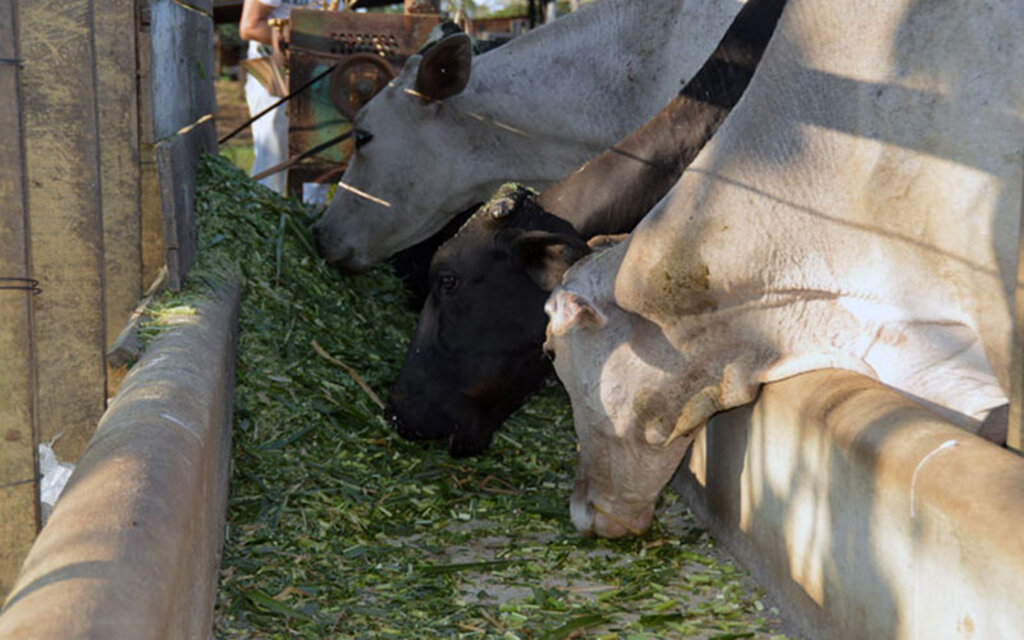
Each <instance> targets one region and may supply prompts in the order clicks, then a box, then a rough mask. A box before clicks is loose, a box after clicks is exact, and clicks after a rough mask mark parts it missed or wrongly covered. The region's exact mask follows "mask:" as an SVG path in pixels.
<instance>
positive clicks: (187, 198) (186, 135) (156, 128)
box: [138, 0, 217, 290]
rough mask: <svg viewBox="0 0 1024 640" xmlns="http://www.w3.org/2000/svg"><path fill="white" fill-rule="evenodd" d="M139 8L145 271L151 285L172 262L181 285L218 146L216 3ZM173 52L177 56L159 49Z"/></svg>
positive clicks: (186, 1)
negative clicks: (198, 204)
mask: <svg viewBox="0 0 1024 640" xmlns="http://www.w3.org/2000/svg"><path fill="white" fill-rule="evenodd" d="M138 7H139V11H138V13H139V37H138V56H139V132H140V133H139V136H140V145H139V146H140V149H141V154H142V158H141V167H142V262H143V273H144V274H145V278H146V279H145V282H146V283H147V284H148V282H149V278H153V277H155V275H156V273H157V272H158V271H159V269H160V267H161V266H163V265H164V264H166V265H167V282H168V286H169V287H170V288H171V289H175V290H176V289H179V288H181V285H182V282H183V281H184V278H185V275H186V274H187V273H188V270H189V268H191V266H192V263H193V262H194V261H195V256H196V237H195V176H196V166H197V164H196V163H197V160H198V158H199V155H200V154H201V153H203V152H207V153H215V152H216V150H217V134H216V129H215V127H214V123H213V114H214V112H215V111H216V109H217V100H216V94H215V91H214V86H213V70H214V64H213V6H212V3H211V2H210V0H139V5H138ZM167 51H174V52H176V55H174V56H168V55H157V52H167Z"/></svg>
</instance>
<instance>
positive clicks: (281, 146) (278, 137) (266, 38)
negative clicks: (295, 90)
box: [238, 0, 330, 204]
mask: <svg viewBox="0 0 1024 640" xmlns="http://www.w3.org/2000/svg"><path fill="white" fill-rule="evenodd" d="M321 4H322V2H319V0H245V3H244V4H243V5H242V17H241V19H240V20H239V23H238V33H239V36H241V38H242V39H243V40H248V41H249V49H248V55H247V57H248V58H249V59H250V60H253V59H257V58H264V57H270V55H271V46H272V44H273V27H271V26H270V20H272V19H276V18H287V17H288V16H289V14H290V13H291V10H292V8H294V7H310V8H312V7H315V6H318V5H321ZM279 99H280V96H275V95H272V94H271V93H270V91H269V90H268V89H267V88H266V87H265V86H263V83H261V82H260V81H259V80H257V79H256V77H255V76H254V75H253V74H251V73H250V74H247V77H246V80H245V101H246V102H247V103H248V105H249V115H250V116H255V115H256V114H257V113H260V112H261V111H263V110H264V109H266V108H267V107H269V106H270V105H272V104H274V102H276V101H277V100H279ZM252 147H253V163H252V172H251V173H250V175H255V174H257V173H259V172H260V171H263V170H265V169H269V168H270V167H272V166H274V165H276V164H280V163H282V162H284V161H285V160H287V159H288V112H287V107H286V105H283V104H282V105H281V106H279V107H277V108H276V109H274V110H273V111H272V112H270V113H268V114H266V115H265V116H263V117H261V118H258V119H257V120H256V121H255V122H253V123H252ZM286 176H287V173H286V172H285V171H279V172H277V173H275V174H272V175H269V176H267V177H266V178H263V179H262V180H260V184H262V185H264V186H266V187H269V188H270V189H273V190H274V191H276V192H278V193H280V194H282V195H286V192H287V188H288V185H287V180H286ZM329 187H330V185H326V184H315V183H308V184H304V185H302V199H303V201H304V202H311V203H314V204H323V203H325V202H326V201H327V191H328V189H329Z"/></svg>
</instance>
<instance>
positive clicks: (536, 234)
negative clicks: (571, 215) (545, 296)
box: [514, 231, 590, 291]
mask: <svg viewBox="0 0 1024 640" xmlns="http://www.w3.org/2000/svg"><path fill="white" fill-rule="evenodd" d="M514 252H515V254H516V256H517V257H518V258H519V262H520V264H522V266H523V268H524V269H525V270H526V273H527V275H529V276H530V279H531V280H533V281H534V282H536V283H537V286H539V287H540V288H541V289H543V290H544V291H551V290H552V289H554V288H555V287H556V286H557V285H558V284H559V283H561V282H562V276H563V275H565V272H566V271H568V269H569V267H571V266H572V265H573V264H575V263H576V261H577V260H579V259H580V258H582V257H583V256H585V255H587V254H588V253H590V248H589V247H588V246H587V243H586V242H584V241H583V240H581V239H580V238H578V237H576V236H572V235H569V234H567V233H551V232H549V231H526V232H524V233H523V234H522V235H520V236H519V237H518V238H516V240H515V245H514Z"/></svg>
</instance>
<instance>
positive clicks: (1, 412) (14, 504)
mask: <svg viewBox="0 0 1024 640" xmlns="http://www.w3.org/2000/svg"><path fill="white" fill-rule="evenodd" d="M14 20H15V7H14V0H0V58H3V59H5V60H9V61H12V62H0V167H3V170H2V171H0V277H3V278H28V277H29V276H30V271H29V264H28V247H27V244H28V243H27V238H26V228H25V222H26V214H27V211H26V202H25V174H24V169H25V165H24V153H23V149H22V145H21V133H22V128H21V92H20V89H19V77H18V76H19V67H18V65H17V63H15V62H13V61H15V60H17V59H18V47H17V40H16V39H15V33H16V28H15V24H14ZM13 284H15V283H14V282H12V281H0V286H4V285H7V286H10V285H13ZM31 331H32V294H31V292H29V291H23V290H16V289H0V354H3V366H2V367H0V443H2V444H0V602H2V601H3V599H4V597H5V595H6V594H7V593H8V592H9V591H10V589H11V586H12V585H13V584H14V579H15V578H16V577H17V574H18V571H19V569H20V568H21V563H22V561H23V560H24V559H25V556H26V555H27V554H28V550H29V548H31V546H32V542H33V540H35V537H36V532H37V531H38V523H39V509H38V504H39V503H38V498H37V496H38V492H39V483H38V480H37V478H36V462H35V441H36V437H35V424H34V414H33V408H32V337H31V336H32V333H31Z"/></svg>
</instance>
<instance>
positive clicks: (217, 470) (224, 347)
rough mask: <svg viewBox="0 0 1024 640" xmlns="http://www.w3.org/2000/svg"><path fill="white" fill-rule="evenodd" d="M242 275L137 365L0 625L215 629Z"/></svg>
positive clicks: (146, 631)
mask: <svg viewBox="0 0 1024 640" xmlns="http://www.w3.org/2000/svg"><path fill="white" fill-rule="evenodd" d="M238 309H239V290H238V286H237V284H234V283H230V284H227V285H225V286H224V287H222V289H221V290H220V292H219V293H218V295H216V296H214V297H213V298H211V299H210V300H209V301H208V302H207V303H205V304H203V305H202V306H201V307H199V309H198V310H197V313H195V314H194V315H183V316H181V318H180V321H179V322H178V323H177V324H176V326H174V327H173V328H171V329H168V330H166V331H165V333H163V334H161V336H160V337H158V338H157V339H156V340H155V341H154V342H153V343H152V344H151V345H150V347H149V349H148V350H147V351H146V354H145V355H144V356H143V358H142V359H141V360H140V361H139V363H138V364H136V365H135V367H134V368H133V369H132V370H131V372H130V373H129V375H128V377H127V378H126V379H125V381H124V383H123V385H122V387H121V390H120V391H119V393H118V394H117V396H116V397H115V398H114V399H113V400H112V401H111V403H110V407H109V408H108V410H107V411H106V413H105V414H104V416H103V419H102V420H101V421H100V424H99V426H98V428H97V430H96V434H95V436H94V437H93V438H92V440H91V441H90V443H89V445H88V448H87V449H86V451H85V453H84V454H83V455H82V457H81V458H80V459H79V460H78V465H77V467H76V468H75V471H74V473H73V474H72V476H71V479H70V481H69V482H68V485H67V487H66V488H65V490H64V493H63V494H62V496H61V498H60V500H59V501H58V502H57V504H56V506H55V507H54V511H53V514H52V515H51V517H50V520H49V522H48V523H47V525H46V526H45V527H44V528H43V530H42V531H41V532H40V534H39V536H38V538H37V539H36V542H35V544H34V545H33V546H32V548H31V550H30V551H29V554H28V557H27V559H26V560H25V563H24V565H23V567H22V570H21V573H20V574H19V576H18V578H17V580H16V581H15V583H14V587H13V589H12V590H11V593H10V595H9V597H8V599H7V601H6V603H5V605H4V609H3V610H2V613H0V638H2V639H4V640H7V639H11V640H14V639H19V640H23V639H28V638H34V639H39V640H46V639H58V638H60V639H63V638H95V639H98V640H99V639H102V640H120V639H124V640H142V639H145V638H192V639H197V640H206V638H208V637H210V633H211V629H212V619H213V605H214V597H215V593H216V585H217V574H218V567H219V565H220V548H221V543H222V540H223V529H224V517H225V513H226V504H227V488H228V478H229V468H230V452H231V413H232V401H233V397H234V396H233V394H234V366H235V340H236V331H237V318H238Z"/></svg>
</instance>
